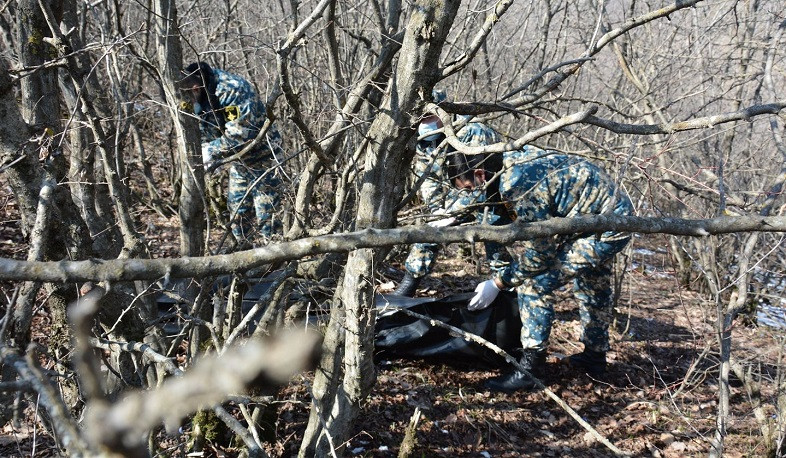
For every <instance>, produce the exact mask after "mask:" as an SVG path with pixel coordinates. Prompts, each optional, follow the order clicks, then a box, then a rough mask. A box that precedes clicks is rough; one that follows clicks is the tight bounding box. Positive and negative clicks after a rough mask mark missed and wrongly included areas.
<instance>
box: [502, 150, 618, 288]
mask: <svg viewBox="0 0 786 458" xmlns="http://www.w3.org/2000/svg"><path fill="white" fill-rule="evenodd" d="M499 189H500V195H501V196H502V200H503V201H504V202H507V205H508V206H509V210H510V212H511V214H512V216H513V217H515V218H516V219H517V220H518V221H523V222H534V221H542V220H547V219H550V218H560V217H561V218H571V217H576V216H580V215H601V214H615V215H630V214H632V213H633V205H632V204H631V202H630V199H629V198H628V196H627V195H626V194H625V193H624V192H623V191H621V190H620V189H619V188H618V187H617V186H616V184H615V183H614V180H613V179H612V178H611V177H610V176H609V175H608V174H606V172H604V171H603V170H602V169H601V168H600V167H598V166H596V165H594V164H593V163H591V162H589V161H588V160H587V159H585V158H583V157H581V156H574V155H568V154H563V153H559V152H557V151H549V150H542V149H540V148H537V147H534V146H529V145H528V146H525V147H524V148H522V149H521V150H517V151H509V152H506V153H504V154H503V171H502V174H501V176H500V183H499ZM582 236H594V234H579V235H571V236H554V237H548V238H541V239H535V240H524V241H522V242H520V245H519V247H520V248H521V251H519V250H517V251H518V252H519V256H518V260H517V261H514V262H512V263H501V264H500V265H496V266H492V268H493V269H494V270H495V276H496V277H497V278H498V279H500V280H501V281H502V283H503V284H505V285H507V286H517V285H519V284H521V283H522V282H523V281H524V279H525V278H527V277H531V276H533V275H536V274H538V273H540V272H542V271H543V270H545V269H547V268H548V267H549V261H550V260H551V258H552V256H553V254H554V253H555V252H556V251H557V250H558V249H559V246H560V245H561V244H563V243H565V242H567V241H570V240H571V239H575V238H577V237H582ZM628 237H630V235H629V234H627V233H622V232H613V231H609V232H604V233H603V234H601V235H600V241H603V242H612V241H618V240H623V239H626V238H628Z"/></svg>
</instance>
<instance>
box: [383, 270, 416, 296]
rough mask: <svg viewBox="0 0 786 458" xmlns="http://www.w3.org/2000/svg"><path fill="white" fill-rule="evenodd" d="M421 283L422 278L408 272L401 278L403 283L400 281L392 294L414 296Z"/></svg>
mask: <svg viewBox="0 0 786 458" xmlns="http://www.w3.org/2000/svg"><path fill="white" fill-rule="evenodd" d="M419 284H420V278H415V277H413V276H412V274H411V273H409V272H407V273H406V274H404V278H402V279H401V283H399V284H398V286H397V287H396V289H394V290H393V291H392V292H391V293H390V294H393V295H395V296H406V297H412V296H413V295H414V294H415V290H416V289H417V288H418V285H419Z"/></svg>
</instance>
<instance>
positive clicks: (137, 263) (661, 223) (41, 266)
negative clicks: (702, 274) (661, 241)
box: [0, 215, 786, 283]
mask: <svg viewBox="0 0 786 458" xmlns="http://www.w3.org/2000/svg"><path fill="white" fill-rule="evenodd" d="M606 231H619V232H637V233H642V234H671V235H682V236H690V237H704V236H708V235H717V234H730V233H735V232H786V217H785V216H769V217H764V216H738V217H732V216H724V217H718V218H712V219H699V220H694V219H683V218H644V217H637V216H613V215H612V216H607V215H596V216H583V217H579V218H553V219H550V220H547V221H538V222H534V223H514V224H509V225H507V226H500V227H493V226H485V225H484V226H479V225H472V226H465V227H449V228H434V227H429V226H411V227H403V228H395V229H373V228H372V229H364V230H362V231H356V232H347V233H344V234H331V235H325V236H320V237H309V238H303V239H299V240H294V241H290V242H282V243H271V244H270V245H267V246H265V247H262V248H256V249H253V250H248V251H242V252H238V253H233V254H224V255H218V256H209V257H190V258H189V257H186V258H171V259H113V260H100V259H91V260H86V261H58V262H25V261H17V260H13V259H4V258H0V280H3V281H24V280H37V281H48V282H83V281H108V282H110V283H111V282H117V281H131V280H155V279H159V278H167V279H169V278H191V277H206V276H211V275H221V274H225V273H228V272H243V271H246V270H249V269H253V268H256V267H259V266H262V265H264V264H269V263H271V262H276V261H286V260H293V259H301V258H304V257H306V256H312V255H317V254H325V253H334V252H336V253H338V252H349V251H353V250H358V249H361V248H380V247H390V246H394V245H402V244H406V245H410V244H413V243H417V242H430V243H451V242H460V241H469V242H481V241H482V242H486V241H489V242H497V243H504V244H509V243H512V242H514V241H517V240H529V239H533V238H542V237H550V236H553V235H566V234H581V233H601V232H606Z"/></svg>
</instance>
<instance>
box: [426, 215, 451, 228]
mask: <svg viewBox="0 0 786 458" xmlns="http://www.w3.org/2000/svg"><path fill="white" fill-rule="evenodd" d="M455 223H456V218H454V217H452V216H451V217H450V218H443V219H438V220H436V221H429V222H428V223H426V224H428V225H429V226H431V227H448V226H452V225H453V224H455Z"/></svg>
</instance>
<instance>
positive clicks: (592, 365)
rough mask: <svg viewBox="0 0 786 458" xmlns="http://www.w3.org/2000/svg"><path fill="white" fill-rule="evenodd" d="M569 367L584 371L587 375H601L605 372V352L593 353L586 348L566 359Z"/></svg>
mask: <svg viewBox="0 0 786 458" xmlns="http://www.w3.org/2000/svg"><path fill="white" fill-rule="evenodd" d="M568 361H570V365H571V366H574V367H578V368H581V369H584V370H585V371H586V372H587V373H588V374H589V375H595V376H598V375H603V373H604V372H606V352H605V351H593V350H589V349H587V348H585V349H584V351H582V352H581V353H576V354H575V355H571V356H570V358H568Z"/></svg>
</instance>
